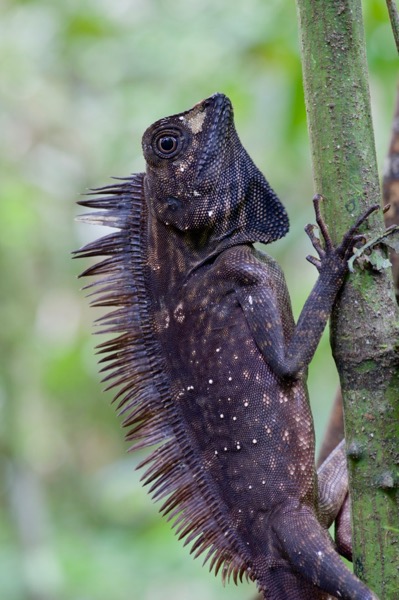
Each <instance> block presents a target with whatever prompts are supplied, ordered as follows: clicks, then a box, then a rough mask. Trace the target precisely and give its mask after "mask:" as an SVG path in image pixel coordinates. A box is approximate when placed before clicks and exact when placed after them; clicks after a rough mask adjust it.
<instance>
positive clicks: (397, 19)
mask: <svg viewBox="0 0 399 600" xmlns="http://www.w3.org/2000/svg"><path fill="white" fill-rule="evenodd" d="M387 7H388V13H389V18H390V20H391V26H392V32H393V37H394V39H395V44H396V49H397V51H398V53H399V12H398V7H397V6H396V0H387Z"/></svg>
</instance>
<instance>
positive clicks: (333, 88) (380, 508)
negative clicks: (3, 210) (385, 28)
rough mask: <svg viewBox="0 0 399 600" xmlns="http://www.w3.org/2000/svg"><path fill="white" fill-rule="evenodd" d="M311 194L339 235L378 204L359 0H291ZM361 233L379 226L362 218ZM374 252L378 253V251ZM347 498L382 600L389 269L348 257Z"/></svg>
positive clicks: (386, 580) (390, 361)
mask: <svg viewBox="0 0 399 600" xmlns="http://www.w3.org/2000/svg"><path fill="white" fill-rule="evenodd" d="M297 6H298V14H299V25H300V35H301V42H302V53H303V71H304V82H305V99H306V106H307V113H308V126H309V132H310V138H311V149H312V160H313V170H314V180H315V191H317V193H321V194H322V195H323V196H324V198H325V199H326V200H325V203H324V216H325V218H326V221H327V223H328V226H329V230H330V233H331V236H332V238H333V239H334V241H335V242H338V241H339V240H340V239H341V238H342V235H343V233H344V232H345V231H346V230H347V229H348V227H349V226H350V225H351V224H353V222H354V220H355V218H357V217H358V216H359V215H360V214H361V213H362V212H363V210H364V209H365V208H366V207H367V206H370V205H371V204H375V203H379V202H380V201H381V193H380V186H379V177H378V172H377V164H376V157H375V147H374V137H373V128H372V122H371V114H370V98H369V89H368V76H367V65H366V58H365V44H364V32H363V21H362V13H361V2H360V0H337V1H336V2H331V0H297ZM370 222H371V223H370V225H371V231H369V232H368V234H367V235H368V238H370V237H371V236H374V235H377V234H378V233H379V232H381V231H382V229H383V219H382V214H381V213H380V214H379V215H377V216H375V217H373V218H372V219H370ZM377 252H382V250H381V249H379V250H377ZM331 341H332V346H333V353H334V358H335V361H336V363H337V367H338V371H339V374H340V379H341V386H342V393H343V399H344V409H345V433H346V445H347V455H348V469H349V478H350V489H351V498H352V537H353V551H354V567H355V571H356V573H357V575H358V576H359V577H361V578H362V579H363V580H364V581H365V582H366V583H367V584H368V585H369V586H370V587H371V588H372V589H373V590H374V591H375V592H376V593H377V594H378V595H379V597H380V598H381V600H382V599H386V600H388V599H390V600H393V598H396V597H397V594H398V590H399V570H398V564H399V510H398V508H399V501H398V486H399V468H398V465H399V419H398V417H399V360H398V358H399V352H398V314H397V306H396V302H395V298H394V293H393V284H392V277H391V273H390V272H389V271H388V270H386V269H385V270H382V271H381V272H376V271H372V270H371V268H370V267H366V268H361V266H360V265H359V264H356V272H355V273H354V274H351V275H350V277H349V278H348V280H347V282H346V285H345V287H344V289H343V291H342V293H341V294H340V298H339V300H338V302H337V305H336V307H335V310H334V314H333V318H332V333H331Z"/></svg>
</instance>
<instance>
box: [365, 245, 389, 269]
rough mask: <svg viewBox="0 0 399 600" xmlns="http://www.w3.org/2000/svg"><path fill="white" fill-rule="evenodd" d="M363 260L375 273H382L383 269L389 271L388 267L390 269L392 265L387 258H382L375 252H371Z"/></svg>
mask: <svg viewBox="0 0 399 600" xmlns="http://www.w3.org/2000/svg"><path fill="white" fill-rule="evenodd" d="M365 258H366V260H367V261H368V262H369V263H370V264H371V265H372V267H373V269H375V270H376V271H383V270H384V269H389V267H392V263H391V261H390V260H389V258H384V257H383V256H381V253H380V252H377V251H375V250H373V251H372V252H371V254H369V255H368V256H366V257H365Z"/></svg>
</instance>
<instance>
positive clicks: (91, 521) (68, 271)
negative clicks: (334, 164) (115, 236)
mask: <svg viewBox="0 0 399 600" xmlns="http://www.w3.org/2000/svg"><path fill="white" fill-rule="evenodd" d="M364 8H365V11H366V14H365V20H366V31H367V50H368V59H369V64H370V76H371V92H372V102H373V115H374V123H375V127H376V140H377V151H378V158H379V164H380V166H381V167H382V165H383V160H384V155H385V151H386V148H387V145H388V140H389V131H390V121H391V115H392V112H393V103H394V93H395V87H396V77H397V62H396V61H397V57H396V53H395V48H394V43H393V41H392V36H391V33H390V27H389V24H388V19H387V14H386V8H385V4H384V2H383V0H375V1H373V0H368V2H367V3H365V7H364ZM0 10H1V18H0V61H1V70H0V103H1V109H0V134H1V135H0V139H1V143H0V159H1V167H0V169H1V174H0V194H1V199H0V223H1V235H0V268H1V282H2V283H1V288H0V289H1V336H0V339H1V345H0V353H1V354H0V356H1V367H0V598H2V599H3V598H4V599H6V600H58V599H60V600H63V599H68V600H69V599H71V600H136V599H137V600H139V599H140V600H155V599H159V598H173V599H174V600H185V599H187V598H190V600H197V599H200V598H201V600H222V599H227V598H228V599H229V600H235V599H238V598H250V597H251V594H253V587H249V586H248V587H247V588H243V587H239V588H236V587H235V586H231V587H227V588H223V587H222V584H221V582H220V580H219V579H215V578H214V577H213V576H210V575H209V574H208V573H207V571H206V570H205V569H201V566H200V565H201V563H200V561H196V562H194V561H193V560H192V559H191V558H190V557H189V555H188V552H187V549H183V548H182V546H181V544H180V543H179V542H178V541H177V539H176V538H175V537H174V535H173V534H172V533H171V531H170V529H169V527H168V525H167V524H165V523H164V522H163V521H162V520H161V519H160V517H159V515H158V514H157V507H156V506H154V505H152V504H151V503H150V502H149V499H148V497H147V496H146V494H145V492H144V491H143V490H142V489H141V487H140V486H139V474H138V473H137V472H135V470H134V467H135V465H136V464H137V462H138V461H139V460H140V456H130V455H127V454H126V447H127V446H126V444H125V442H124V441H123V432H122V431H121V429H120V426H119V422H118V419H117V417H116V416H115V414H114V411H113V409H112V407H111V406H110V401H111V394H110V393H107V394H103V393H102V392H101V385H100V383H99V376H98V375H97V366H96V359H95V356H94V352H93V347H94V345H95V342H96V340H95V339H94V338H93V337H92V336H91V323H92V320H93V318H94V317H95V316H99V313H97V315H96V314H95V311H94V310H90V311H89V310H88V308H87V301H86V300H85V299H84V297H83V294H82V293H81V292H79V287H80V282H79V281H77V279H76V276H77V274H78V273H79V271H80V270H82V269H83V267H84V265H83V261H81V264H78V263H77V262H73V261H72V260H71V258H70V252H71V251H72V250H73V249H76V248H77V247H79V246H80V245H81V244H83V243H84V242H86V241H88V240H90V239H93V238H94V237H97V236H98V235H99V234H100V233H102V232H100V230H99V229H97V230H96V229H95V228H90V227H88V226H83V225H80V224H77V223H76V222H75V221H74V216H75V215H76V214H77V213H78V212H79V211H78V210H77V208H76V205H75V201H76V200H77V199H78V198H79V194H80V193H81V192H83V191H84V190H85V189H87V188H88V187H90V186H95V185H102V184H106V183H108V182H109V177H110V176H111V175H121V176H123V175H127V174H129V173H130V172H134V171H140V170H142V169H143V166H144V165H143V159H142V157H141V151H140V139H141V134H142V132H143V131H144V129H145V128H146V127H147V126H148V125H149V124H150V123H152V122H153V121H154V120H156V119H158V118H160V117H162V116H166V115H168V114H171V113H175V112H179V111H181V110H184V109H187V108H189V107H190V106H191V105H192V104H194V103H195V102H197V101H198V100H200V99H201V98H203V97H205V96H207V95H210V94H211V93H213V92H215V91H223V92H224V93H226V94H227V95H229V96H230V97H231V99H232V101H233V104H234V106H235V113H236V122H237V128H238V130H239V132H240V135H241V138H242V141H243V142H244V145H245V146H246V147H247V148H248V150H249V151H250V154H251V155H252V157H253V158H254V159H255V162H256V163H257V164H258V165H259V166H260V168H261V169H262V170H263V171H264V172H265V173H266V175H267V177H268V179H269V180H270V182H271V184H272V186H273V187H274V188H275V189H276V190H277V191H278V193H279V195H280V196H281V198H282V199H283V200H284V202H285V204H286V206H287V208H288V211H289V214H290V218H291V224H292V227H291V232H290V235H289V236H288V238H287V239H284V240H282V241H280V242H278V243H277V244H275V245H274V246H273V247H272V248H271V249H270V252H271V253H273V254H274V256H276V257H277V258H278V260H279V261H280V263H281V264H282V265H283V268H284V269H285V271H286V274H287V279H288V284H289V287H290V289H291V292H292V298H293V303H294V307H295V313H296V314H298V312H299V310H300V308H301V306H302V305H303V302H304V300H305V298H306V296H307V294H308V293H309V290H310V288H311V285H312V283H313V281H314V279H315V270H314V268H313V267H312V266H311V265H309V264H308V263H306V261H305V259H304V257H305V256H306V254H307V253H308V252H309V251H310V246H309V243H308V241H307V240H306V236H305V234H304V233H303V227H304V225H305V224H306V223H307V222H308V221H309V220H312V219H313V215H312V208H311V201H310V199H311V197H312V194H313V188H312V180H311V167H310V160H309V148H308V141H307V132H306V123H305V111H304V105H303V93H302V83H301V65H300V59H299V48H298V35H297V24H296V11H295V5H294V2H292V1H289V0H279V1H277V0H267V1H265V0H245V2H241V3H237V4H234V3H232V2H231V0H174V2H167V1H166V0H64V1H62V0H59V1H57V0H47V1H46V0H41V1H40V0H36V1H35V0H30V1H29V0H26V1H22V0H21V1H19V2H18V1H11V0H8V1H7V0H3V2H2V4H1V9H0ZM336 383H337V377H336V374H335V370H334V366H333V364H332V360H331V358H330V355H329V347H328V338H327V336H325V337H324V338H323V341H322V344H321V347H320V350H319V351H318V353H317V356H316V358H315V361H314V363H313V365H312V367H311V369H310V389H311V397H312V401H313V407H314V412H315V420H316V427H317V433H318V439H319V440H320V437H321V436H322V432H323V428H324V427H325V423H326V419H327V416H328V411H329V406H330V404H331V400H332V398H333V395H334V390H335V387H336Z"/></svg>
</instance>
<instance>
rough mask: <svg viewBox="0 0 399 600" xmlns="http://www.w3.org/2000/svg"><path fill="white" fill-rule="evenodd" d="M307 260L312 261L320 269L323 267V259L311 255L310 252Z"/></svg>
mask: <svg viewBox="0 0 399 600" xmlns="http://www.w3.org/2000/svg"><path fill="white" fill-rule="evenodd" d="M306 260H307V261H308V262H310V264H312V265H314V266H315V267H316V269H317V270H318V271H320V269H321V260H320V259H319V258H316V257H315V256H311V255H310V254H309V255H308V256H307V257H306Z"/></svg>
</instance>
